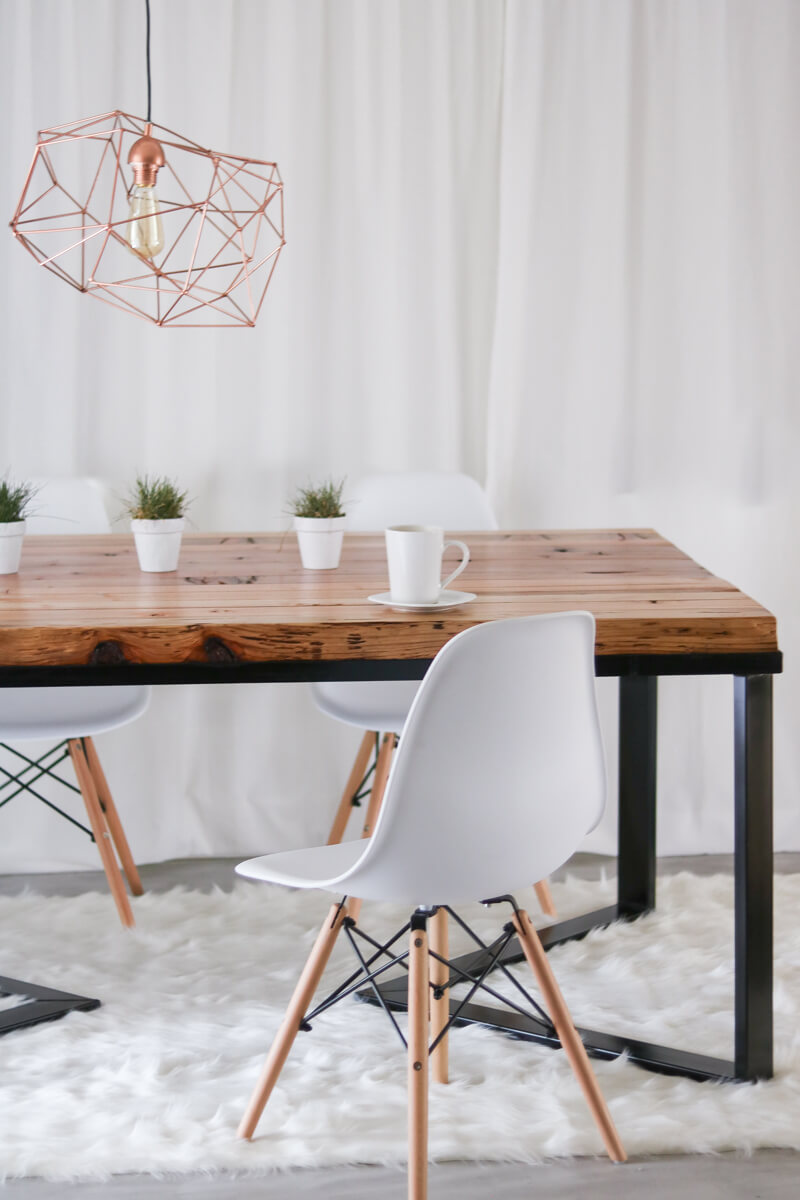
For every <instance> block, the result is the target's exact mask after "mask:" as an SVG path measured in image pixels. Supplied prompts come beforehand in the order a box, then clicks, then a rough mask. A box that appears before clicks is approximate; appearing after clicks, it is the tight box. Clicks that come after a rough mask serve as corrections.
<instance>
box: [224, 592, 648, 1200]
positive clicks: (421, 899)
mask: <svg viewBox="0 0 800 1200" xmlns="http://www.w3.org/2000/svg"><path fill="white" fill-rule="evenodd" d="M594 634H595V627H594V618H593V617H592V615H591V614H590V613H585V612H570V613H557V614H548V615H546V616H537V617H522V618H516V619H511V620H507V621H496V622H489V623H487V624H483V625H479V626H476V627H474V628H472V629H469V630H466V631H465V632H463V633H460V634H458V635H457V636H456V637H454V638H453V639H452V640H451V641H449V642H448V643H447V645H446V646H445V647H444V648H443V649H442V650H441V651H440V652H439V654H438V655H437V656H436V658H435V660H434V662H433V664H432V666H431V668H430V670H429V671H428V673H427V675H426V676H425V679H424V680H423V681H422V684H421V685H420V688H419V690H418V693H417V696H416V698H415V700H414V703H413V704H412V706H411V711H410V712H409V714H408V719H407V721H406V724H405V727H404V730H403V737H402V739H401V742H400V745H399V748H398V751H397V753H396V755H395V757H394V762H393V764H392V768H391V772H390V775H389V779H388V782H387V785H386V792H385V797H384V802H383V806H382V809H381V812H380V815H379V817H378V820H377V824H376V826H375V831H374V833H373V835H372V837H371V838H370V839H369V840H367V841H364V840H357V841H351V842H343V843H340V844H337V845H327V846H316V847H313V848H311V849H307V850H294V851H287V852H282V853H278V854H270V855H266V856H264V857H261V858H255V859H251V860H250V861H249V862H245V863H242V864H241V865H240V866H239V867H238V868H237V870H238V871H239V873H240V874H242V875H245V876H247V877H248V878H251V879H257V880H264V881H267V882H270V883H279V884H285V885H287V886H290V887H298V888H321V889H323V890H325V891H331V892H335V893H337V894H343V899H342V900H341V901H339V902H337V903H335V904H334V905H333V906H332V908H331V909H330V912H329V914H328V916H327V918H326V920H325V923H324V925H323V927H322V930H321V931H320V934H319V936H318V939H317V941H316V944H315V946H314V948H313V950H312V952H311V955H310V957H309V959H308V962H307V964H306V967H305V969H304V971H303V973H302V975H301V977H300V981H299V982H298V984H297V988H296V990H295V993H294V995H293V997H292V1000H291V1001H290V1004H289V1007H288V1010H287V1013H286V1017H285V1019H284V1022H283V1024H282V1025H281V1027H280V1029H279V1031H278V1033H277V1035H276V1037H275V1040H274V1042H273V1045H272V1048H271V1050H270V1053H269V1056H268V1058H267V1060H266V1063H265V1066H264V1069H263V1072H262V1075H261V1078H260V1080H259V1082H258V1085H257V1087H256V1090H255V1092H254V1094H253V1097H252V1099H251V1102H250V1105H249V1107H248V1109H247V1111H246V1113H245V1115H244V1117H243V1119H242V1123H241V1125H240V1128H239V1135H240V1136H241V1137H246V1138H250V1137H252V1135H253V1133H254V1131H255V1128H256V1125H257V1123H258V1120H259V1117H260V1116H261V1113H262V1111H263V1109H264V1105H265V1104H266V1102H267V1099H268V1098H269V1095H270V1092H271V1091H272V1088H273V1086H274V1084H275V1082H276V1080H277V1078H278V1076H279V1074H280V1071H281V1068H282V1067H283V1064H284V1062H285V1061H286V1058H287V1056H288V1053H289V1051H290V1049H291V1046H292V1043H293V1041H294V1038H295V1036H296V1034H297V1032H298V1029H299V1028H301V1027H302V1026H304V1025H306V1022H305V1019H304V1018H305V1014H306V1012H307V1010H308V1006H309V1004H310V1001H311V999H312V997H313V995H314V992H315V990H316V987H317V984H318V982H319V980H320V977H321V975H322V972H323V970H324V968H325V964H326V962H327V960H328V958H329V955H330V953H331V950H332V948H333V945H334V943H335V941H336V938H337V936H338V934H339V932H340V930H341V929H342V928H345V929H346V931H347V933H348V936H349V938H350V940H351V941H352V940H353V935H354V933H355V932H357V931H359V926H358V924H357V922H356V921H355V920H354V919H353V917H352V912H351V907H350V901H349V899H348V897H349V896H351V895H353V894H355V895H356V896H358V897H360V898H363V899H369V900H379V901H388V902H403V903H406V904H408V905H410V906H415V912H414V914H413V916H412V919H411V922H410V926H406V927H404V929H403V930H402V931H401V932H400V933H399V934H398V935H396V936H395V938H394V939H391V940H390V942H388V943H387V944H386V946H385V947H384V949H387V948H390V949H391V955H392V956H393V955H395V954H398V953H400V951H399V949H395V948H394V946H393V943H394V942H395V941H397V939H398V938H399V937H400V936H402V935H403V934H404V933H405V931H406V929H408V928H409V927H410V939H409V945H408V955H407V965H408V968H409V983H408V1004H409V1017H408V1040H407V1047H408V1087H409V1196H410V1197H412V1200H423V1198H424V1197H425V1195H426V1183H425V1180H426V1172H427V1092H428V1059H429V1052H430V1058H431V1061H432V1063H433V1068H434V1074H435V1077H436V1078H437V1079H438V1080H439V1081H441V1082H444V1083H446V1082H447V1060H446V1054H447V1032H448V1029H449V1024H450V1018H449V1002H448V996H447V992H448V988H449V986H450V981H451V974H450V967H451V964H450V963H449V962H448V952H447V911H448V909H449V907H450V906H451V905H453V904H457V903H459V902H464V901H474V900H484V901H491V902H492V903H503V902H506V901H507V902H508V903H509V904H510V905H511V922H512V926H513V930H512V929H510V928H509V929H508V937H509V938H510V937H511V936H512V932H513V931H516V934H517V936H518V938H519V940H520V943H521V946H522V949H523V951H524V954H525V957H526V959H527V960H528V963H529V965H530V967H531V969H532V971H533V973H534V975H535V977H536V980H537V983H538V985H539V989H540V992H541V994H542V997H543V1000H544V1005H545V1007H546V1009H547V1010H548V1011H549V1018H550V1020H551V1021H552V1024H553V1025H554V1026H555V1029H556V1031H557V1033H558V1036H559V1039H560V1041H561V1044H562V1046H563V1048H564V1049H565V1050H566V1052H567V1055H568V1057H569V1060H570V1063H571V1065H572V1067H573V1069H574V1071H575V1074H576V1076H577V1078H578V1081H579V1083H580V1085H581V1088H582V1089H583V1092H584V1095H585V1097H586V1099H587V1101H588V1104H589V1107H590V1109H591V1112H592V1116H593V1117H594V1119H595V1121H596V1122H597V1125H598V1127H599V1129H600V1132H601V1134H602V1137H603V1140H604V1143H605V1146H606V1149H607V1150H608V1153H609V1155H610V1157H611V1158H613V1159H615V1160H617V1161H623V1160H624V1159H625V1151H624V1149H623V1147H622V1144H621V1142H620V1139H619V1136H618V1134H617V1131H616V1129H615V1127H614V1124H613V1122H612V1120H611V1117H610V1114H609V1112H608V1109H607V1107H606V1104H605V1101H604V1100H603V1097H602V1094H601V1092H600V1090H599V1087H598V1084H597V1081H596V1079H595V1076H594V1072H593V1071H592V1068H591V1066H590V1064H589V1060H588V1058H587V1055H586V1051H585V1049H584V1047H583V1044H582V1042H581V1040H580V1037H579V1035H578V1033H577V1031H576V1030H575V1027H574V1025H573V1023H572V1019H571V1017H570V1015H569V1012H568V1010H567V1008H566V1005H565V1004H564V1001H563V998H562V996H561V993H560V991H559V988H558V985H557V983H556V981H555V979H554V977H553V974H552V972H551V970H550V967H549V964H548V961H547V955H546V954H545V952H544V950H543V948H542V944H541V941H540V940H539V937H538V934H537V933H536V931H535V929H534V927H533V924H532V922H531V919H530V917H529V916H528V914H527V913H526V912H525V911H524V910H523V909H521V908H520V907H519V905H518V904H517V903H516V901H515V900H514V898H513V897H512V896H510V895H509V894H508V893H509V891H510V889H513V888H515V887H516V886H517V885H520V884H524V883H525V881H526V880H527V879H528V878H530V873H531V870H533V872H534V873H535V874H536V875H538V876H540V877H545V876H547V875H549V874H550V873H551V872H552V871H554V870H555V869H556V868H557V867H559V866H561V864H562V863H564V862H565V861H566V860H567V859H568V858H569V857H570V855H571V854H572V853H573V852H574V851H575V849H576V848H577V846H578V844H579V843H580V841H581V839H582V838H583V837H584V835H585V834H586V833H587V832H588V831H589V830H590V829H592V828H593V827H594V825H595V824H596V823H597V821H598V820H599V819H600V816H601V814H602V811H603V807H604V804H605V788H606V780H605V764H604V757H603V748H602V743H601V737H600V728H599V723H598V717H597V705H596V700H595V690H594V645H595V636H594ZM486 697H491V703H490V704H487V703H486ZM428 926H430V932H431V941H430V945H429V943H428V932H427V929H428ZM501 941H502V938H501ZM506 944H507V941H506V942H503V945H502V947H501V949H500V950H498V954H500V953H502V949H504V947H505V945H506ZM371 945H372V947H374V946H376V945H377V943H375V942H372V943H371ZM369 954H372V951H371V950H370V951H369ZM365 957H368V955H367V956H361V963H362V970H363V965H364V961H365ZM376 958H377V956H376ZM367 966H369V964H367ZM377 970H378V968H377V967H372V971H373V972H374V971H377ZM351 978H352V977H351ZM364 978H365V979H372V980H374V975H373V974H370V971H369V970H366V971H364ZM452 981H453V982H454V983H458V982H459V977H458V975H457V974H455V975H453V976H452ZM348 982H349V981H348ZM343 986H344V985H342V987H343ZM434 988H435V989H436V990H435V991H434V990H432V989H434ZM341 990H342V989H341V988H340V989H339V991H341ZM346 994H349V989H348V990H347V992H346ZM336 995H337V993H336V992H335V993H333V997H335V996H336ZM327 1003H328V1002H327V1001H326V1002H324V1004H323V1005H322V1006H320V1008H322V1007H324V1006H325V1005H326V1004H327ZM533 1003H535V1002H533ZM429 1014H430V1015H429ZM429 1023H430V1036H431V1037H432V1038H433V1045H432V1047H431V1048H430V1051H429Z"/></svg>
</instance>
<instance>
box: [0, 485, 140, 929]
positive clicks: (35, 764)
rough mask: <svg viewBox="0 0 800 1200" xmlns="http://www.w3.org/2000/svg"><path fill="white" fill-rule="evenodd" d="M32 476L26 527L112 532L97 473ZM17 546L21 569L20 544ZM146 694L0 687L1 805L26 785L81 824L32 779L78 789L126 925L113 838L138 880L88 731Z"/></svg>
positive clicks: (118, 719)
mask: <svg viewBox="0 0 800 1200" xmlns="http://www.w3.org/2000/svg"><path fill="white" fill-rule="evenodd" d="M33 482H34V484H35V485H36V486H37V493H36V497H35V499H34V501H33V508H34V514H33V515H32V516H30V517H28V519H27V526H26V534H30V535H33V536H36V535H37V534H52V533H56V534H61V533H65V534H73V533H110V532H111V526H110V524H109V520H108V516H107V515H106V511H105V506H104V504H103V488H102V485H101V484H100V483H99V482H98V481H97V480H93V479H43V480H33ZM22 553H23V558H22V570H23V571H24V569H25V551H24V549H23V552H22ZM149 700H150V689H149V688H148V687H138V686H137V687H127V686H125V687H35V688H0V746H2V748H3V749H4V750H5V751H7V752H8V753H9V754H11V755H13V756H14V759H15V761H16V763H17V764H19V763H25V766H23V767H22V768H21V769H18V770H17V773H16V774H14V773H13V772H11V771H7V770H6V769H5V768H4V767H0V773H1V774H2V776H3V777H4V780H3V781H0V807H2V806H3V805H5V804H7V803H8V802H9V801H10V800H12V799H13V798H14V796H16V795H19V794H20V793H21V792H23V791H27V792H29V793H30V794H32V795H33V796H35V797H36V798H37V799H39V800H41V801H42V802H43V803H45V804H47V805H48V806H49V807H50V808H54V809H55V810H56V812H59V813H61V815H62V816H65V817H67V819H68V820H70V821H71V822H72V823H73V824H80V822H76V821H75V820H74V818H73V817H70V816H69V815H68V814H67V813H64V812H62V810H61V809H59V808H58V807H57V806H56V805H55V804H53V803H52V802H51V801H50V800H48V799H47V798H46V797H44V796H42V795H41V794H40V793H39V792H38V791H37V790H36V788H35V787H34V786H33V785H34V784H35V783H37V782H38V780H40V779H43V778H51V779H55V780H57V781H58V782H59V783H61V784H63V785H64V786H65V787H66V788H69V789H71V790H74V791H79V792H80V794H81V796H82V797H83V802H84V804H85V806H86V812H87V814H88V817H89V825H90V827H91V828H90V829H87V830H86V832H87V833H89V834H90V836H91V837H92V839H93V841H95V842H96V844H97V848H98V850H99V852H100V858H101V861H102V863H103V870H104V871H105V873H106V878H107V879H108V884H109V887H110V889H111V894H112V896H113V898H114V902H115V904H116V906H117V911H118V912H119V916H120V919H121V921H122V923H123V925H133V924H134V919H133V913H132V911H131V906H130V902H129V900H128V896H127V893H126V891H125V885H124V883H123V881H122V875H121V873H120V868H119V865H118V864H117V859H116V857H115V855H114V849H113V847H114V846H116V850H117V854H118V855H119V859H120V862H121V864H122V869H123V870H124V872H125V876H126V878H127V880H128V883H129V885H130V889H131V891H132V892H133V894H134V895H135V896H139V895H141V894H142V891H143V888H142V882H141V879H140V878H139V872H138V871H137V869H136V863H135V862H134V860H133V856H132V854H131V851H130V847H129V845H128V841H127V838H126V837H125V831H124V829H123V827H122V822H121V821H120V818H119V813H118V812H117V809H116V806H115V804H114V800H113V797H112V795H111V791H110V789H109V786H108V782H107V780H106V777H105V774H104V772H103V768H102V767H101V765H100V760H99V758H98V755H97V750H96V749H95V745H94V741H93V740H92V739H93V737H94V735H95V734H98V733H105V732H107V731H108V730H110V729H118V728H119V727H120V726H121V725H127V724H128V723H129V722H130V721H135V720H136V718H137V717H139V716H141V714H142V713H143V712H144V710H145V709H146V708H147V705H148V703H149ZM43 738H56V739H58V744H57V745H55V746H53V747H51V749H50V750H49V751H48V752H47V753H46V754H43V755H40V757H39V758H38V759H35V760H34V759H31V758H29V757H28V756H27V755H26V754H25V753H24V752H22V751H20V750H19V749H17V748H15V746H13V745H9V744H7V743H11V742H14V743H20V742H26V741H32V740H39V739H43ZM67 757H69V758H70V759H71V760H72V764H73V767H74V769H75V775H76V777H77V780H78V787H77V788H75V785H74V784H72V783H70V782H68V781H67V780H65V779H63V778H62V777H61V776H60V775H59V774H58V773H57V772H56V771H55V767H56V766H57V765H58V764H59V763H60V762H62V761H63V760H64V759H66V758H67ZM14 788H16V790H13V789H14ZM80 827H81V828H82V829H83V828H85V827H84V826H82V825H81V826H80Z"/></svg>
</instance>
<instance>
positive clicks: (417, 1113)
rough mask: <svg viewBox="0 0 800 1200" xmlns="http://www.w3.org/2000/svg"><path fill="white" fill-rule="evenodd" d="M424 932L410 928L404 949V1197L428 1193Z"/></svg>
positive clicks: (419, 1198) (423, 1197)
mask: <svg viewBox="0 0 800 1200" xmlns="http://www.w3.org/2000/svg"><path fill="white" fill-rule="evenodd" d="M429 965H430V959H429V958H428V936H427V934H426V932H425V930H424V929H412V930H411V936H410V941H409V951H408V1200H427V1195H428V992H429V990H430V989H429V986H428V983H429Z"/></svg>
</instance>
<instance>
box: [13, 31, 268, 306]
mask: <svg viewBox="0 0 800 1200" xmlns="http://www.w3.org/2000/svg"><path fill="white" fill-rule="evenodd" d="M148 33H149V31H148ZM151 134H152V135H153V137H154V138H157V140H154V141H151V139H150V136H149V135H151ZM144 139H147V140H144ZM142 145H145V146H150V145H152V146H155V147H158V148H159V149H162V150H163V155H162V157H161V160H160V162H157V165H156V167H155V169H151V170H150V174H149V176H148V170H149V168H148V167H147V166H146V165H145V166H144V167H143V166H142V163H141V162H140V161H139V160H138V159H137V150H138V148H139V147H141V146H142ZM132 148H133V149H132ZM129 156H131V157H130V162H131V163H132V164H133V166H130V165H129ZM154 161H156V160H154ZM162 164H163V165H162ZM143 172H144V174H142V173H143ZM156 173H157V174H158V197H159V199H158V206H159V209H160V221H161V226H160V227H159V235H160V236H159V241H157V242H154V243H153V245H155V246H156V247H158V246H160V245H161V243H162V242H163V248H160V249H157V250H155V251H154V252H153V253H152V255H150V248H149V247H148V246H147V244H145V246H144V248H140V249H139V251H138V252H137V251H135V250H133V249H132V248H131V244H130V243H131V241H133V242H134V244H136V239H135V236H133V235H134V234H135V233H136V231H137V230H138V229H139V228H140V227H142V223H141V220H140V218H139V217H138V216H137V215H132V212H133V211H134V210H133V209H132V208H131V198H132V196H134V194H135V192H136V185H137V183H141V182H142V180H143V179H144V182H148V179H149V180H150V181H152V180H154V179H155V175H156ZM145 190H146V189H145ZM162 227H163V228H162ZM11 228H12V229H13V231H14V234H15V236H16V238H17V239H18V241H19V242H21V244H22V245H23V246H24V247H25V248H26V250H28V251H30V253H31V254H32V255H33V257H34V258H35V259H36V260H37V262H39V263H40V264H41V266H43V267H45V268H46V269H47V270H48V271H52V272H53V274H54V275H57V276H59V278H61V279H64V280H65V281H66V282H67V283H70V284H72V286H73V287H75V288H77V289H78V290H79V291H81V292H84V293H86V294H87V295H90V296H96V297H97V299H98V300H104V301H106V303H108V304H112V305H114V306H115V307H117V308H120V309H122V310H123V311H125V312H130V313H132V314H134V315H135V316H138V317H141V318H143V319H144V320H147V321H151V322H153V324H155V325H161V326H163V327H167V328H179V327H187V326H229V327H234V328H236V327H239V328H247V327H251V326H253V325H255V322H256V319H257V318H258V315H259V312H260V311H261V306H262V304H263V302H264V296H265V294H266V291H267V287H268V286H269V283H270V281H271V279H272V275H273V272H274V270H275V265H276V263H277V261H278V257H279V255H280V252H281V250H282V248H283V246H284V243H285V239H284V236H283V183H282V182H281V177H280V174H279V173H278V168H277V166H276V164H275V163H270V162H263V161H261V160H259V159H253V158H242V157H240V156H239V155H235V154H222V153H217V152H216V151H213V150H206V149H204V148H203V147H202V146H199V145H198V144H197V143H196V142H193V141H191V140H190V139H189V138H185V137H182V136H181V135H180V134H177V133H174V132H172V131H171V130H169V129H165V128H164V127H163V126H159V125H155V124H153V125H151V124H150V123H149V122H147V121H145V120H144V119H142V118H141V117H134V116H131V115H130V114H129V113H124V112H119V111H114V112H110V113H104V114H102V115H101V116H97V117H90V118H88V119H86V120H84V121H77V122H74V123H72V124H69V125H59V126H56V127H54V128H52V129H43V130H42V131H41V132H40V134H39V141H38V143H37V146H36V150H35V153H34V156H33V162H32V163H31V168H30V170H29V171H28V176H27V178H26V180H25V186H24V188H23V190H22V195H21V197H20V200H19V204H18V205H17V209H16V212H15V213H14V216H13V219H12V221H11ZM161 235H163V236H161Z"/></svg>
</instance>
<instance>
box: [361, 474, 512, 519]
mask: <svg viewBox="0 0 800 1200" xmlns="http://www.w3.org/2000/svg"><path fill="white" fill-rule="evenodd" d="M345 492H346V495H345V499H346V501H347V528H348V529H352V530H355V531H362V532H370V531H373V530H381V529H385V528H386V526H387V525H400V524H402V525H441V526H442V528H443V529H446V530H449V531H451V532H452V531H454V530H458V529H464V530H466V529H496V528H497V521H496V520H495V516H494V513H493V512H492V509H491V505H490V504H489V500H488V498H487V496H486V493H485V492H484V490H483V488H482V487H481V486H480V484H479V483H477V482H476V480H474V479H472V478H471V476H469V475H461V474H458V473H457V472H455V471H396V472H391V473H389V474H385V475H366V476H364V478H363V479H360V480H358V481H357V482H356V483H355V484H354V485H353V486H352V487H345Z"/></svg>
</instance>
